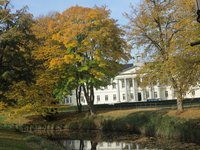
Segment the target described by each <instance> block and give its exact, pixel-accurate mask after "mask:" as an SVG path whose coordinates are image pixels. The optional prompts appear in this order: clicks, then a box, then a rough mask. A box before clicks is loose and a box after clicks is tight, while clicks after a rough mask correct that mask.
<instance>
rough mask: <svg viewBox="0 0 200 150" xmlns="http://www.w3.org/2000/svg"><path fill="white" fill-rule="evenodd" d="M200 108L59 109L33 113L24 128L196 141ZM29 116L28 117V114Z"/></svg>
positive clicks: (199, 139)
mask: <svg viewBox="0 0 200 150" xmlns="http://www.w3.org/2000/svg"><path fill="white" fill-rule="evenodd" d="M199 114H200V109H199V108H188V109H186V110H185V111H184V112H183V113H182V114H179V115H178V114H176V110H173V109H165V110H164V109H155V108H151V109H129V110H112V111H100V112H97V114H96V115H95V116H92V117H91V116H90V115H89V113H86V112H84V113H81V114H79V113H74V112H69V113H59V114H57V115H56V116H54V120H52V121H47V120H44V119H43V118H42V117H39V116H38V117H33V118H32V119H31V120H32V121H31V122H29V123H28V125H25V126H24V128H23V130H26V131H33V130H35V129H37V130H38V129H39V130H71V131H83V132H85V131H92V130H98V131H102V132H104V133H107V132H129V133H132V134H134V133H137V134H141V135H145V136H154V137H164V138H168V139H177V140H182V141H190V142H196V143H198V142H199V141H200V115H199ZM29 119H30V118H29Z"/></svg>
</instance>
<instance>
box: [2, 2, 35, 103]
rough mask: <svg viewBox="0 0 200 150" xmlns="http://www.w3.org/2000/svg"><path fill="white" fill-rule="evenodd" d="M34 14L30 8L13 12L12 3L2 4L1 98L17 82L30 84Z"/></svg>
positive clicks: (32, 63)
mask: <svg viewBox="0 0 200 150" xmlns="http://www.w3.org/2000/svg"><path fill="white" fill-rule="evenodd" d="M32 23H33V19H32V15H31V14H29V13H27V11H26V8H23V9H20V10H17V11H16V12H13V10H11V9H10V3H9V1H8V0H2V1H0V83H1V84H0V99H1V100H2V99H3V97H4V96H3V95H4V93H5V91H7V90H8V89H9V86H10V85H12V83H13V82H18V81H22V80H25V81H30V80H31V78H32V77H33V72H32V70H33V68H34V67H33V66H34V61H33V58H32V56H31V50H32V47H33V41H34V35H33V34H32V31H31V26H32Z"/></svg>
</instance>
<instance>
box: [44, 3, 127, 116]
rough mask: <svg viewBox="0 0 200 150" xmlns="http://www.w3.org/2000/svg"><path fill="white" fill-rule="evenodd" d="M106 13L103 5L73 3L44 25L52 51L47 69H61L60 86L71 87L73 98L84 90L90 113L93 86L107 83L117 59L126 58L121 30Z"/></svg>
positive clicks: (112, 74)
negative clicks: (87, 6) (83, 5)
mask: <svg viewBox="0 0 200 150" xmlns="http://www.w3.org/2000/svg"><path fill="white" fill-rule="evenodd" d="M109 15H110V12H109V11H108V10H106V9H105V8H93V9H92V8H84V7H79V6H75V7H71V8H70V9H67V10H66V11H64V12H63V13H62V14H56V17H55V18H54V19H52V21H51V22H49V24H48V31H49V32H52V33H53V34H52V38H51V41H52V45H53V46H54V48H53V50H52V52H53V51H54V52H55V53H51V54H54V56H53V57H52V58H51V59H49V61H48V62H49V68H50V69H53V70H54V69H56V70H60V72H63V75H62V77H61V79H62V82H60V83H61V85H60V89H62V88H66V87H67V88H69V87H70V88H71V89H75V90H76V93H77V98H80V94H81V93H82V92H83V93H84V97H85V99H86V101H87V104H88V107H89V110H90V112H91V114H93V113H94V107H93V104H94V88H100V87H101V86H105V85H107V84H109V82H110V79H111V78H112V77H114V76H115V75H116V73H117V72H118V71H119V69H120V66H121V65H120V64H119V62H120V61H126V60H128V58H129V47H128V45H127V43H126V42H125V40H124V39H123V36H124V32H123V30H121V29H120V28H119V27H118V25H117V24H116V21H115V20H113V19H111V18H110V17H109ZM44 51H48V50H44ZM41 52H42V51H41ZM66 85H67V86H66ZM63 94H64V93H63ZM61 95H62V93H61Z"/></svg>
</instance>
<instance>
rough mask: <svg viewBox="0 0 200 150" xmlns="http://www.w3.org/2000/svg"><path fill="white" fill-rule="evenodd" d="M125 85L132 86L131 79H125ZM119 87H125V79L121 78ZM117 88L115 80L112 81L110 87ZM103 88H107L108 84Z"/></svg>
mask: <svg viewBox="0 0 200 150" xmlns="http://www.w3.org/2000/svg"><path fill="white" fill-rule="evenodd" d="M127 85H128V86H129V87H133V81H132V79H127ZM121 87H122V88H125V80H121ZM116 88H117V84H116V83H115V82H113V83H112V89H116ZM104 89H105V90H107V89H108V86H105V87H104Z"/></svg>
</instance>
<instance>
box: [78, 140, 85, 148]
mask: <svg viewBox="0 0 200 150" xmlns="http://www.w3.org/2000/svg"><path fill="white" fill-rule="evenodd" d="M79 149H80V150H83V149H84V141H83V140H80V147H79Z"/></svg>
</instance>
